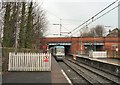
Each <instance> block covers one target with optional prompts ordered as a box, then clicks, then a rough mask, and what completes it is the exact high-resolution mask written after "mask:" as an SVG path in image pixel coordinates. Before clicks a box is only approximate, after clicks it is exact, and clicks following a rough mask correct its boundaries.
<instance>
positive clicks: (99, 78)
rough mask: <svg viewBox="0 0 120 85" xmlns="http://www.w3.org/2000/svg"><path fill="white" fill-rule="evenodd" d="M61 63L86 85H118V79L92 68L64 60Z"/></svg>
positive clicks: (119, 83) (70, 60)
mask: <svg viewBox="0 0 120 85" xmlns="http://www.w3.org/2000/svg"><path fill="white" fill-rule="evenodd" d="M63 63H64V64H65V65H66V66H68V67H69V68H70V69H72V70H73V71H74V72H75V73H76V74H78V76H79V77H82V79H83V80H84V81H85V84H86V85H106V84H108V85H120V81H119V80H120V78H119V77H117V76H114V75H111V74H109V73H106V72H103V71H101V70H98V69H95V68H93V67H90V66H87V65H84V64H81V63H79V62H77V61H74V60H72V59H64V60H63Z"/></svg>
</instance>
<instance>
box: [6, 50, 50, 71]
mask: <svg viewBox="0 0 120 85" xmlns="http://www.w3.org/2000/svg"><path fill="white" fill-rule="evenodd" d="M46 58H47V59H48V61H47V62H45V59H46ZM8 71H51V54H50V53H47V54H45V53H17V54H15V53H14V52H13V53H12V52H10V53H9V63H8Z"/></svg>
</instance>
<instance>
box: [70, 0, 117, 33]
mask: <svg viewBox="0 0 120 85" xmlns="http://www.w3.org/2000/svg"><path fill="white" fill-rule="evenodd" d="M117 1H118V0H116V1H114V2H113V3H111V4H110V5H108V6H107V7H105V8H104V9H103V10H101V11H100V12H98V13H97V14H95V15H94V16H93V17H91V18H90V19H88V20H87V21H85V22H83V23H82V24H81V25H79V26H78V27H76V28H75V29H73V30H72V31H70V32H69V33H68V34H71V33H72V32H73V31H75V30H76V29H78V28H79V27H81V26H82V25H84V24H85V23H87V22H88V21H90V20H93V19H94V17H96V16H97V15H99V14H100V13H102V12H103V11H104V10H106V9H107V8H109V7H110V6H112V5H113V4H115V3H116V2H117Z"/></svg>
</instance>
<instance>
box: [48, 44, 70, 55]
mask: <svg viewBox="0 0 120 85" xmlns="http://www.w3.org/2000/svg"><path fill="white" fill-rule="evenodd" d="M54 46H64V47H65V55H68V54H69V53H70V47H71V43H70V42H52V43H48V48H49V49H50V48H51V47H54Z"/></svg>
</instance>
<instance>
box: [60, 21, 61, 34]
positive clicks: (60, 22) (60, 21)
mask: <svg viewBox="0 0 120 85" xmlns="http://www.w3.org/2000/svg"><path fill="white" fill-rule="evenodd" d="M60 36H61V19H60Z"/></svg>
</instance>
